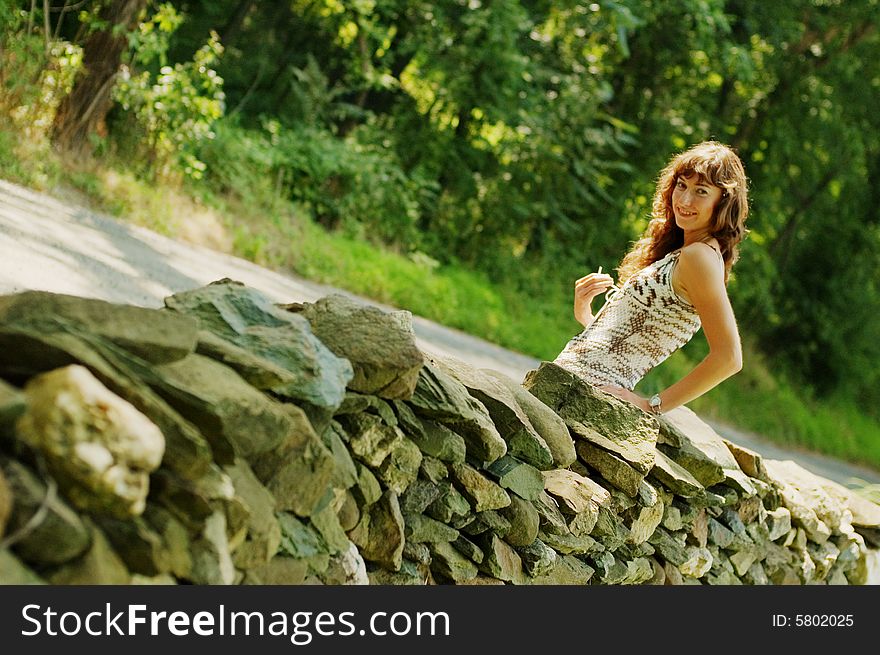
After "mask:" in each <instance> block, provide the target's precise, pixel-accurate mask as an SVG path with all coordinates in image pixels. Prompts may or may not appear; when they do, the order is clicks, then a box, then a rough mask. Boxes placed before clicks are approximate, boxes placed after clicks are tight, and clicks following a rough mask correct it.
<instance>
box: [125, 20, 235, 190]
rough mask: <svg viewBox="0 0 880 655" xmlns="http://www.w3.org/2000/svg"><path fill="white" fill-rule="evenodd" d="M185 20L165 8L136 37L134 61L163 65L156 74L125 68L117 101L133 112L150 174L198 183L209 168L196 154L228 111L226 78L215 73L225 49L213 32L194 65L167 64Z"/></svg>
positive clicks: (134, 34) (138, 31) (144, 25)
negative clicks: (173, 36)
mask: <svg viewBox="0 0 880 655" xmlns="http://www.w3.org/2000/svg"><path fill="white" fill-rule="evenodd" d="M181 21H182V17H181V16H179V15H178V14H177V13H176V11H175V10H174V7H173V6H172V5H170V4H168V3H166V4H163V5H161V6H160V7H159V8H158V10H157V12H156V14H154V15H153V17H152V18H151V19H150V20H148V21H146V22H143V23H141V25H140V29H139V30H137V31H136V32H133V33H132V34H131V36H130V40H129V41H130V45H131V47H132V49H133V52H134V55H133V62H139V63H141V64H144V65H149V64H152V63H153V62H156V61H158V62H159V63H160V64H162V65H161V67H160V68H159V70H158V73H156V74H154V73H152V72H150V71H149V70H144V71H141V72H137V71H132V70H131V68H130V67H128V66H126V67H124V68H123V70H122V74H121V77H120V80H119V82H118V84H117V85H116V87H115V98H116V100H117V101H118V102H119V103H120V104H121V105H122V108H123V109H124V110H125V111H126V112H129V111H130V112H131V116H132V117H133V121H134V123H135V125H136V127H137V128H138V130H139V131H140V134H139V139H138V140H139V142H140V144H139V145H140V146H142V147H143V148H144V149H145V151H146V160H147V167H148V169H149V170H150V171H152V172H153V173H154V174H157V175H160V176H163V177H173V175H174V173H178V172H179V173H183V174H184V175H185V176H187V177H190V178H193V179H199V178H200V177H202V175H203V173H204V171H205V164H204V162H202V161H201V160H200V159H199V158H198V157H197V156H196V151H197V149H198V147H199V145H200V144H201V143H202V142H204V141H206V140H210V139H213V138H214V131H213V127H214V123H215V122H216V121H217V120H218V119H219V118H220V117H221V116H223V112H224V110H225V103H224V100H225V95H224V93H223V79H222V78H221V77H220V76H219V75H218V74H217V72H216V71H215V70H214V68H215V67H216V64H217V62H218V61H219V59H220V56H221V54H222V53H223V46H222V45H221V44H220V41H219V37H218V36H217V34H216V33H214V32H212V33H211V36H210V38H209V39H208V41H207V43H205V44H204V45H203V46H202V47H200V48H199V49H198V50H197V51H196V53H195V55H194V56H193V59H192V61H187V62H182V63H180V62H179V63H175V64H174V65H173V66H169V65H167V64H165V59H166V55H165V53H166V51H167V48H168V38H169V36H170V35H171V33H172V32H173V31H174V30H175V29H176V28H177V27H178V26H179V25H180V23H181Z"/></svg>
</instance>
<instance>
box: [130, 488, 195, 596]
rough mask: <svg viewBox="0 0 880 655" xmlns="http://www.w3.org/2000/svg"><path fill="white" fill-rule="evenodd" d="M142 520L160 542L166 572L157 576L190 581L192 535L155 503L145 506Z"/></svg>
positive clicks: (171, 514)
mask: <svg viewBox="0 0 880 655" xmlns="http://www.w3.org/2000/svg"><path fill="white" fill-rule="evenodd" d="M144 520H145V521H146V523H147V525H148V526H149V527H150V529H151V530H152V531H153V532H154V533H155V534H156V535H158V537H159V539H160V540H161V544H162V546H161V548H162V552H161V557H162V559H163V562H164V563H165V566H167V569H168V571H167V573H161V574H158V575H172V576H174V577H175V578H177V579H180V580H190V579H192V553H191V551H192V537H193V536H194V535H193V533H191V532H190V530H189V529H187V527H186V526H185V525H184V524H183V523H182V522H181V521H180V520H178V519H177V518H176V517H175V516H174V514H173V513H172V512H171V511H169V510H167V509H165V508H164V507H161V506H159V505H157V504H155V503H149V504H148V505H147V509H146V511H144ZM138 575H140V574H138Z"/></svg>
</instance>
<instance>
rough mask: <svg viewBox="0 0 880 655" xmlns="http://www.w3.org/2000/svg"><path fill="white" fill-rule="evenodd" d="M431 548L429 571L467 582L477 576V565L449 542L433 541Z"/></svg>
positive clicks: (457, 581) (455, 580)
mask: <svg viewBox="0 0 880 655" xmlns="http://www.w3.org/2000/svg"><path fill="white" fill-rule="evenodd" d="M429 548H430V549H431V571H433V572H434V573H435V574H436V575H439V576H441V577H442V578H446V579H449V580H452V581H454V582H455V583H462V582H467V581H468V580H473V579H474V578H476V577H477V573H478V572H479V571H478V569H477V565H476V564H474V563H473V562H472V561H471V560H470V559H468V558H467V557H465V556H464V555H462V554H461V553H460V552H459V551H458V550H457V549H456V548H455V547H454V546H453V545H452V544H450V543H449V542H441V543H434V544H431V545H430V546H429Z"/></svg>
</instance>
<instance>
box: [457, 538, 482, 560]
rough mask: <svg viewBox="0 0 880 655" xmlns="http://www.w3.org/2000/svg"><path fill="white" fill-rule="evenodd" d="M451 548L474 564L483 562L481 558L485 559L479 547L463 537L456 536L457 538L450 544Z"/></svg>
mask: <svg viewBox="0 0 880 655" xmlns="http://www.w3.org/2000/svg"><path fill="white" fill-rule="evenodd" d="M452 546H453V547H454V548H455V550H457V551H458V552H459V553H461V554H462V555H464V556H465V557H467V558H468V559H469V560H471V561H473V562H474V563H476V564H480V563H481V562H482V561H483V557H485V556H484V555H483V551H482V550H480V548H479V546H477V545H476V544H475V543H474V542H473V541H471V540H470V539H468V538H467V537H465V536H464V535H461V534H460V535H458V538H457V539H455V541H453V542H452Z"/></svg>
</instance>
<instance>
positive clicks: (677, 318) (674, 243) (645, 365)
mask: <svg viewBox="0 0 880 655" xmlns="http://www.w3.org/2000/svg"><path fill="white" fill-rule="evenodd" d="M747 186H748V185H747V179H746V174H745V170H744V169H743V165H742V162H741V161H740V159H739V157H738V156H737V155H736V154H735V153H734V152H733V151H732V150H731V149H730V148H729V147H727V146H725V145H723V144H720V143H717V142H715V141H707V142H704V143H700V144H698V145H696V146H694V147H692V148H690V149H689V150H687V151H685V152H683V153H681V154H679V155H677V156H675V157H674V158H673V159H672V160H671V161H670V162H669V164H668V165H667V166H666V168H664V169H663V171H662V172H661V173H660V178H659V180H658V182H657V188H656V191H655V193H654V202H653V211H652V220H651V221H650V223H649V224H648V228H647V230H646V231H645V234H644V236H643V237H642V239H640V240H639V241H637V242H636V243H635V245H634V247H633V249H632V250H631V251H630V252H629V253H628V254H627V255H626V257H624V259H623V261H622V262H621V264H620V267H619V268H618V274H619V279H621V280H624V281H625V282H624V284H623V286H622V287H619V288H618V287H616V286H615V285H614V283H613V280H612V278H611V276H610V275H608V274H606V273H602V269H601V267H600V269H599V271H598V272H596V273H591V274H589V275H587V276H585V277H582V278H581V279H579V280H578V281H577V282H576V283H575V299H574V314H575V318H576V319H577V320H578V322H580V323H581V325H583V326H584V328H585V329H584V331H583V332H581V333H580V334H579V335H577V336H575V337H574V338H573V339H572V340H571V341H569V343H568V345H566V346H565V348H564V349H563V351H562V352H561V353H560V354H559V356H558V357H557V358H556V360H555V362H554V363H556V364H557V365H559V366H561V367H563V368H565V369H567V370H569V371H571V372H573V373H575V374H576V375H578V376H579V377H581V378H583V379H584V380H586V381H587V382H589V383H590V384H593V385H595V386H597V387H599V388H601V389H602V390H604V391H606V392H608V393H610V394H612V395H614V396H617V397H618V398H621V399H623V400H627V401H629V402H631V403H633V404H635V405H636V406H638V407H640V408H641V409H643V410H644V411H646V412H650V413H654V414H658V415H659V414H661V413H663V412H666V411H669V410H670V409H673V408H675V407H678V406H679V405H683V404H685V403H687V402H689V401H691V400H693V399H694V398H697V397H698V396H700V395H702V394H704V393H706V392H707V391H709V389H711V388H713V387H714V386H716V385H717V384H719V383H720V382H721V381H722V380H724V379H726V378H728V377H730V376H731V375H733V374H734V373H736V372H738V371H739V370H740V369H741V368H742V349H741V346H740V339H739V332H738V331H737V327H736V319H735V318H734V315H733V309H732V308H731V306H730V301H729V300H728V297H727V281H728V277H729V275H730V270H731V268H732V267H733V264H734V263H735V262H736V260H737V258H738V256H739V252H738V251H739V247H738V246H739V243H740V242H741V241H742V240H743V238H744V237H745V235H746V234H747V232H748V231H747V230H746V228H745V220H746V217H747V216H748V213H749V204H748V188H747ZM605 292H609V293H608V299H607V300H606V302H605V304H604V305H603V307H602V309H600V310H599V312H598V313H597V314H596V315H595V316H594V315H593V313H592V310H591V305H592V301H593V299H594V298H595V297H596V296H598V295H600V294H602V293H605ZM700 326H702V328H703V332H704V333H705V335H706V339H707V341H708V342H709V354H708V355H707V356H706V358H705V359H703V361H702V362H700V363H699V364H698V365H697V366H696V367H695V368H694V369H693V370H692V371H691V372H690V373H688V374H687V375H686V376H685V377H683V378H682V379H681V380H679V381H678V382H676V383H675V384H673V385H672V386H670V387H668V388H667V389H664V390H663V391H661V392H660V393H659V394H655V395H654V396H653V397H652V398H650V399H648V398H642V397H641V396H639V395H637V394H635V393H634V392H633V391H632V389H633V388H634V387H635V385H636V383H637V382H638V381H639V380H640V379H642V377H643V376H644V375H645V374H646V373H647V372H648V371H650V370H651V369H652V368H653V367H654V366H656V365H657V364H659V363H660V362H662V361H663V360H665V359H666V358H667V357H669V355H671V354H672V353H673V352H674V351H675V350H677V349H678V348H680V347H681V346H683V345H684V344H685V343H687V342H688V341H689V340H690V339H691V337H692V336H693V335H694V334H695V333H696V332H697V330H698V329H699V328H700Z"/></svg>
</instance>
